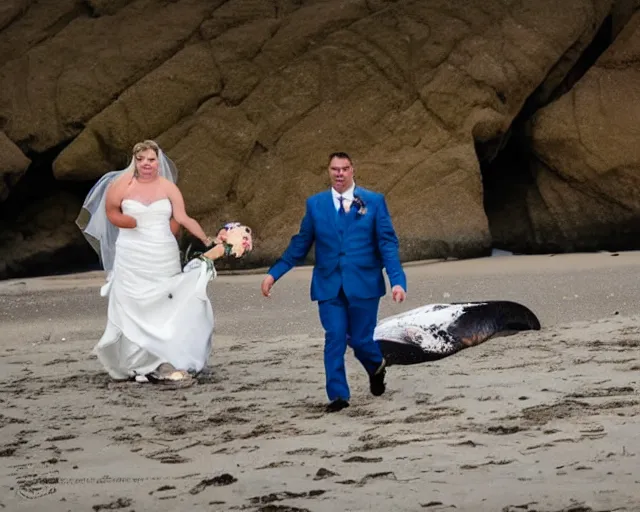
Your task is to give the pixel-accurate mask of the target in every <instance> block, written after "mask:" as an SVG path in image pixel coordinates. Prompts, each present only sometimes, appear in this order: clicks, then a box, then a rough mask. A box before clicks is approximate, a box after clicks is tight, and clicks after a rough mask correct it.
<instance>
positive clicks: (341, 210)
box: [338, 196, 346, 215]
mask: <svg viewBox="0 0 640 512" xmlns="http://www.w3.org/2000/svg"><path fill="white" fill-rule="evenodd" d="M338 201H340V208H339V209H338V215H345V214H346V212H345V211H344V203H343V201H344V197H343V196H340V197H338Z"/></svg>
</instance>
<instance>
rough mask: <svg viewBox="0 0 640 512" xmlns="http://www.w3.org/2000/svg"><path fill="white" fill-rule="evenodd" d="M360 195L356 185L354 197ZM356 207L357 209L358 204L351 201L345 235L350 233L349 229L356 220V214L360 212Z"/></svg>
mask: <svg viewBox="0 0 640 512" xmlns="http://www.w3.org/2000/svg"><path fill="white" fill-rule="evenodd" d="M359 195H360V194H359V190H358V187H356V188H355V189H354V190H353V198H354V199H355V198H356V197H357V196H359ZM356 209H357V207H356V205H355V204H353V203H351V208H349V213H348V214H347V226H346V228H345V230H344V234H345V236H346V235H348V234H349V230H350V229H351V228H352V227H353V224H354V223H355V221H356V216H357V215H358V212H357V211H356Z"/></svg>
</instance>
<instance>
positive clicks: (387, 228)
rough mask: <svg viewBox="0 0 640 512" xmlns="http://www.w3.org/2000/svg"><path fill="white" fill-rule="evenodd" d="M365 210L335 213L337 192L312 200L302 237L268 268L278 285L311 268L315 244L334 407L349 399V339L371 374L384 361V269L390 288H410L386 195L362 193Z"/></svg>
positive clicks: (315, 291)
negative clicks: (294, 271)
mask: <svg viewBox="0 0 640 512" xmlns="http://www.w3.org/2000/svg"><path fill="white" fill-rule="evenodd" d="M354 196H355V197H356V198H358V199H359V203H360V205H357V204H356V202H354V204H352V206H351V208H350V210H349V212H348V213H346V214H342V215H341V214H340V213H338V212H337V211H336V208H335V205H334V202H333V197H332V195H331V190H327V191H325V192H320V193H319V194H316V195H314V196H312V197H310V198H308V199H307V203H306V211H305V215H304V218H303V219H302V222H301V224H300V230H299V232H298V233H297V234H296V235H294V236H293V237H292V238H291V242H290V243H289V246H288V247H287V249H286V250H285V252H284V253H283V255H282V256H281V257H280V259H279V260H278V261H276V263H275V264H274V265H273V266H272V267H271V268H270V269H269V274H271V275H272V276H273V278H274V279H275V280H276V281H277V280H278V279H280V278H281V277H282V276H283V275H284V274H285V273H286V272H288V271H289V270H290V269H291V268H292V267H294V266H295V265H299V264H301V263H303V262H304V259H305V258H306V256H307V254H308V252H309V250H310V249H311V246H312V245H313V244H314V242H315V265H314V268H313V275H312V279H311V290H310V291H311V300H313V301H318V309H319V314H320V321H321V323H322V326H323V328H324V330H325V347H324V364H325V373H326V380H327V382H326V390H327V395H328V397H329V400H332V401H333V400H336V399H338V398H341V399H344V400H348V399H349V398H350V393H349V386H348V383H347V377H346V372H345V367H344V354H345V351H346V347H347V339H349V344H350V345H351V347H352V348H353V350H354V354H355V356H356V358H357V359H358V360H359V361H360V362H361V363H362V365H363V366H364V368H365V370H366V371H367V372H368V373H369V374H371V373H373V372H375V371H376V369H378V367H379V366H380V364H381V362H382V353H381V352H380V348H379V346H378V344H377V343H376V342H375V341H374V340H373V330H374V328H375V326H376V324H377V317H378V305H379V302H380V297H382V296H383V295H384V294H385V293H386V284H385V280H384V276H383V274H382V269H383V268H384V269H385V271H386V273H387V276H388V277H389V282H390V283H391V286H392V287H393V286H395V285H400V286H402V288H403V289H404V290H406V289H407V281H406V277H405V274H404V271H403V270H402V265H401V264H400V258H399V254H398V238H397V236H396V234H395V231H394V228H393V224H392V222H391V217H390V215H389V211H388V209H387V204H386V201H385V199H384V196H383V195H382V194H379V193H377V192H372V191H370V190H367V189H364V188H362V187H355V190H354Z"/></svg>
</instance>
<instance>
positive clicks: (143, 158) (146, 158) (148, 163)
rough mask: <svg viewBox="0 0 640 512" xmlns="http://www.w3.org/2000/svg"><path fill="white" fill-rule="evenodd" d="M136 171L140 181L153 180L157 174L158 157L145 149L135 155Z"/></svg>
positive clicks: (151, 150)
mask: <svg viewBox="0 0 640 512" xmlns="http://www.w3.org/2000/svg"><path fill="white" fill-rule="evenodd" d="M136 169H137V171H138V175H139V176H140V177H141V178H142V179H145V178H146V179H149V178H154V177H155V176H157V174H158V155H156V152H155V151H154V150H153V149H145V150H144V151H140V153H138V154H137V155H136Z"/></svg>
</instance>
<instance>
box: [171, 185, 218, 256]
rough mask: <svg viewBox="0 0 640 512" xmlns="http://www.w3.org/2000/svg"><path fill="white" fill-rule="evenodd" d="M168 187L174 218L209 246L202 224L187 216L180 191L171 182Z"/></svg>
mask: <svg viewBox="0 0 640 512" xmlns="http://www.w3.org/2000/svg"><path fill="white" fill-rule="evenodd" d="M166 186H167V196H168V197H169V201H171V208H172V209H173V218H174V219H175V220H176V222H178V223H179V224H180V225H182V226H184V228H185V229H186V230H187V231H189V233H191V234H192V235H193V236H195V237H197V238H199V239H200V240H202V243H203V244H205V245H209V243H210V240H209V238H208V237H207V235H206V234H205V232H204V230H203V229H202V227H201V226H200V224H198V221H197V220H195V219H192V218H191V217H189V216H188V215H187V212H186V211H185V209H184V199H183V197H182V193H181V192H180V189H179V188H178V187H177V186H176V185H174V184H173V183H171V182H170V181H166Z"/></svg>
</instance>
